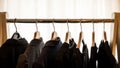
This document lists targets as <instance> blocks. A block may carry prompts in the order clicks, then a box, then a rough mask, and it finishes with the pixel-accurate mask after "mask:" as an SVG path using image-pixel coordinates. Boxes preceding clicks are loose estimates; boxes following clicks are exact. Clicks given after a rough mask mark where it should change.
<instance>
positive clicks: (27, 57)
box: [16, 37, 44, 68]
mask: <svg viewBox="0 0 120 68" xmlns="http://www.w3.org/2000/svg"><path fill="white" fill-rule="evenodd" d="M43 47H44V42H43V39H42V37H41V38H40V39H33V40H32V41H31V42H30V44H29V46H28V47H27V49H26V50H25V52H24V54H21V55H20V56H19V60H18V64H17V67H16V68H32V65H33V63H34V62H35V60H37V59H38V57H39V56H40V54H41V51H42V49H43Z"/></svg>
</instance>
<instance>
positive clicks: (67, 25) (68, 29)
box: [67, 19, 69, 32]
mask: <svg viewBox="0 0 120 68" xmlns="http://www.w3.org/2000/svg"><path fill="white" fill-rule="evenodd" d="M68 22H69V21H68V19H67V28H68V32H69V24H68Z"/></svg>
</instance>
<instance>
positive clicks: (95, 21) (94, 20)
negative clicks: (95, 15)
mask: <svg viewBox="0 0 120 68" xmlns="http://www.w3.org/2000/svg"><path fill="white" fill-rule="evenodd" d="M37 20H38V23H52V22H53V19H37ZM103 20H104V22H105V23H113V22H114V19H54V22H55V23H65V22H67V21H68V22H69V23H80V21H81V23H92V22H94V23H102V22H103ZM7 22H8V23H13V22H14V19H7ZM35 22H36V19H16V23H35Z"/></svg>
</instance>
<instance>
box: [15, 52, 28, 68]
mask: <svg viewBox="0 0 120 68" xmlns="http://www.w3.org/2000/svg"><path fill="white" fill-rule="evenodd" d="M26 61H27V60H26V56H25V55H24V54H21V55H20V56H19V59H18V63H17V66H16V68H25V67H26Z"/></svg>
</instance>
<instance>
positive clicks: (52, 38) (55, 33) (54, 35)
mask: <svg viewBox="0 0 120 68" xmlns="http://www.w3.org/2000/svg"><path fill="white" fill-rule="evenodd" d="M52 25H53V29H54V31H53V32H52V35H51V40H56V38H57V37H58V36H57V32H56V31H55V25H54V20H53V23H52Z"/></svg>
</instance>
